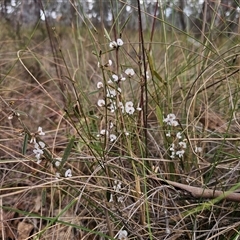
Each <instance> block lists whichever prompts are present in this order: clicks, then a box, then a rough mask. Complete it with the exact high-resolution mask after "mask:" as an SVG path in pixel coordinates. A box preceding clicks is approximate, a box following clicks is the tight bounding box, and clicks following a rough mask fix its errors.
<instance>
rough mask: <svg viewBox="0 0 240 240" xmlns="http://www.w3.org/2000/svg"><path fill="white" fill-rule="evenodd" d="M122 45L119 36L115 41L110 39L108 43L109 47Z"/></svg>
mask: <svg viewBox="0 0 240 240" xmlns="http://www.w3.org/2000/svg"><path fill="white" fill-rule="evenodd" d="M122 45H123V40H122V39H121V38H118V39H117V41H111V42H110V43H109V47H110V48H118V47H121V46H122Z"/></svg>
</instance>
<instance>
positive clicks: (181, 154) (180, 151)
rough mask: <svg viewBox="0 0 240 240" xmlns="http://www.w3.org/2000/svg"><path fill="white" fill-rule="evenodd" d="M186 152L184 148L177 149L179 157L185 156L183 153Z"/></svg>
mask: <svg viewBox="0 0 240 240" xmlns="http://www.w3.org/2000/svg"><path fill="white" fill-rule="evenodd" d="M184 153H185V151H184V150H179V151H176V155H177V156H178V157H180V158H181V157H183V154H184Z"/></svg>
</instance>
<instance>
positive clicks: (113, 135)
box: [109, 134, 117, 142]
mask: <svg viewBox="0 0 240 240" xmlns="http://www.w3.org/2000/svg"><path fill="white" fill-rule="evenodd" d="M109 139H110V142H114V141H115V140H116V139H117V136H116V135H115V134H110V135H109Z"/></svg>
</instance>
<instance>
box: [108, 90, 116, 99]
mask: <svg viewBox="0 0 240 240" xmlns="http://www.w3.org/2000/svg"><path fill="white" fill-rule="evenodd" d="M116 95H117V92H116V90H115V89H107V97H110V98H113V97H116Z"/></svg>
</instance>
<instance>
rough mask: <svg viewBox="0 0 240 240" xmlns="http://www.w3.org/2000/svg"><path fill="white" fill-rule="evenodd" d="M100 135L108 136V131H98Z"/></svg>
mask: <svg viewBox="0 0 240 240" xmlns="http://www.w3.org/2000/svg"><path fill="white" fill-rule="evenodd" d="M100 135H102V136H105V135H108V131H107V130H106V129H102V130H101V131H100Z"/></svg>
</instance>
